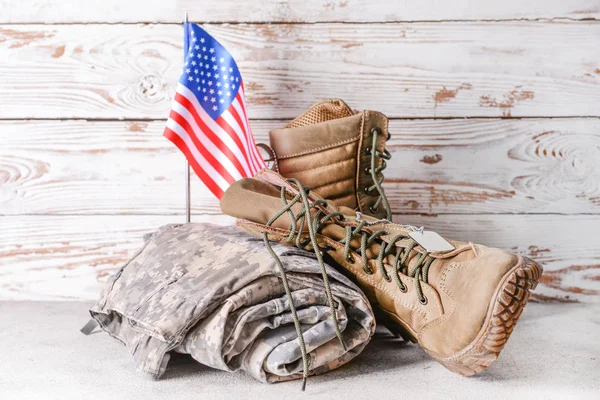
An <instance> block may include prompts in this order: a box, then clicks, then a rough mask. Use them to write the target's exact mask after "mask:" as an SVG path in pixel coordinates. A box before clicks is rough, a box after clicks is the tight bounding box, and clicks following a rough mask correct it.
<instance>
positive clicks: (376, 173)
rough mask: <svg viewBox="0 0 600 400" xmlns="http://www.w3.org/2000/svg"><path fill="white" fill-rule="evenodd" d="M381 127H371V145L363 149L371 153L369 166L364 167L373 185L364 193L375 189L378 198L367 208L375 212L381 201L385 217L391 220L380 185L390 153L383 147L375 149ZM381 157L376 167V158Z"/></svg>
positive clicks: (389, 209)
mask: <svg viewBox="0 0 600 400" xmlns="http://www.w3.org/2000/svg"><path fill="white" fill-rule="evenodd" d="M381 134H382V133H381V129H379V128H373V129H371V135H372V136H373V141H372V147H367V148H366V149H365V151H366V152H367V154H370V155H371V166H370V167H367V168H366V170H365V171H366V172H367V173H368V174H369V175H371V179H372V180H373V185H371V186H369V187H366V188H365V193H367V194H370V193H372V192H373V190H377V193H378V194H379V198H378V199H377V201H376V202H375V204H374V205H372V206H371V207H369V210H370V211H371V212H372V213H375V212H377V210H378V209H379V206H380V205H381V203H383V206H384V208H385V213H386V219H387V220H388V221H391V220H392V208H391V207H390V203H389V201H388V199H387V196H386V195H385V191H384V190H383V187H382V186H381V185H382V183H383V181H384V179H385V178H384V176H383V170H384V169H385V168H386V167H387V163H386V160H389V159H390V158H392V155H391V154H390V152H389V151H388V150H387V149H385V148H384V149H383V152H380V151H378V150H377V137H378V136H379V135H381ZM390 137H391V135H390V134H389V133H388V135H387V137H386V139H385V140H386V142H387V141H388V140H390ZM378 158H381V167H377V159H378Z"/></svg>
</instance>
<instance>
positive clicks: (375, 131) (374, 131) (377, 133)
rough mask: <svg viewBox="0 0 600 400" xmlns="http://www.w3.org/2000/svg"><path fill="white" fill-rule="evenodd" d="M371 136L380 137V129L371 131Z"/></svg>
mask: <svg viewBox="0 0 600 400" xmlns="http://www.w3.org/2000/svg"><path fill="white" fill-rule="evenodd" d="M371 135H381V129H379V128H377V127H375V128H373V129H371Z"/></svg>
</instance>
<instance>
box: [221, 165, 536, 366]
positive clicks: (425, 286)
mask: <svg viewBox="0 0 600 400" xmlns="http://www.w3.org/2000/svg"><path fill="white" fill-rule="evenodd" d="M221 208H222V210H223V212H225V213H226V214H229V215H231V216H234V217H236V218H238V222H237V224H238V225H239V226H240V227H241V228H242V229H244V230H246V231H248V232H249V233H251V234H253V235H255V236H259V237H263V238H264V239H265V240H267V239H268V240H271V241H277V242H281V243H284V244H285V243H287V244H289V245H296V246H298V247H300V248H304V249H305V250H314V249H317V251H316V252H315V254H316V255H317V258H318V259H320V260H321V261H323V258H324V259H325V261H328V262H330V263H331V264H332V265H335V266H337V267H339V268H340V270H342V271H343V272H346V273H347V274H348V275H349V276H350V277H352V278H354V279H355V281H356V282H357V284H358V285H359V286H360V287H361V288H362V289H363V291H364V292H365V294H366V295H367V297H368V298H369V300H370V301H371V304H372V306H373V307H374V309H378V310H379V311H380V312H381V314H382V315H383V317H384V320H385V321H386V322H390V321H391V322H393V324H394V326H395V327H396V328H397V329H398V330H399V331H400V332H402V335H403V336H404V337H405V338H408V339H410V340H411V341H413V342H417V343H418V344H419V345H420V346H421V347H423V349H425V351H426V352H427V353H429V354H430V355H431V356H432V357H433V358H435V359H436V360H437V361H439V362H440V363H442V364H443V365H444V366H445V367H447V368H448V369H450V370H452V371H455V372H458V373H460V374H462V375H473V374H475V373H477V372H480V371H482V370H483V369H485V368H486V367H487V366H488V365H490V364H491V363H492V362H493V361H494V360H496V358H497V357H498V354H499V353H500V350H501V349H502V348H503V347H504V344H505V343H506V341H507V340H508V337H509V336H510V334H511V333H512V331H513V328H514V326H515V323H516V321H517V319H518V318H519V316H520V315H521V312H522V311H523V307H524V306H525V304H526V303H527V300H528V299H529V295H530V293H529V292H530V290H532V289H534V288H535V287H536V285H537V282H538V279H539V277H540V275H541V273H542V268H541V267H540V266H539V265H538V264H536V263H535V262H533V261H531V260H529V259H527V258H525V257H521V256H517V255H514V254H510V253H507V252H505V251H503V250H500V249H495V248H489V247H485V246H482V245H478V244H472V243H464V242H457V241H447V240H445V239H443V238H441V236H439V235H437V234H435V233H434V232H430V231H422V229H419V228H415V227H411V226H406V225H399V224H393V223H390V222H389V221H386V220H377V219H374V218H372V217H368V216H365V215H363V214H361V213H358V212H356V211H354V210H352V209H350V208H347V207H339V208H338V207H336V206H335V205H333V204H332V203H331V202H327V201H324V200H322V199H321V198H320V197H318V196H316V195H314V194H313V193H310V194H308V193H307V189H306V188H303V187H302V186H301V185H300V184H299V182H298V181H295V182H292V181H291V180H286V179H284V178H282V177H281V176H280V175H278V174H277V173H275V172H274V171H270V170H263V171H262V172H260V173H259V174H258V175H257V176H256V177H255V178H250V179H244V180H241V181H238V182H236V183H234V184H233V185H231V187H230V188H229V189H228V190H227V191H226V192H225V195H224V196H223V199H222V200H221ZM436 235H437V236H436ZM380 321H381V320H380Z"/></svg>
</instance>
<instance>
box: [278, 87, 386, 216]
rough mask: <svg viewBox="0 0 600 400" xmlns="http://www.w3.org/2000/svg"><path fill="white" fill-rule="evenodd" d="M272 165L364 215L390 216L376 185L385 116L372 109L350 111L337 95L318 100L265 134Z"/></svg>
mask: <svg viewBox="0 0 600 400" xmlns="http://www.w3.org/2000/svg"><path fill="white" fill-rule="evenodd" d="M269 139H270V142H271V149H272V150H273V152H274V154H273V155H274V158H275V166H274V169H275V170H276V171H278V172H279V173H280V174H281V175H283V176H284V177H286V178H296V179H298V180H299V181H300V182H301V183H302V184H303V185H306V186H308V187H310V188H312V190H313V191H316V192H317V193H319V194H320V195H321V196H323V197H324V198H327V199H330V200H332V201H334V202H335V203H336V204H337V205H342V206H346V207H349V208H352V209H355V210H358V211H360V212H361V213H363V214H367V215H372V216H374V217H377V218H384V217H386V218H387V219H389V220H391V218H392V213H391V210H390V205H389V203H388V200H387V198H386V197H385V193H384V190H383V188H382V187H381V184H382V182H383V179H384V177H383V170H384V169H385V167H386V160H389V159H390V153H389V152H388V151H387V150H386V149H385V142H386V141H387V140H388V139H389V133H388V120H387V117H386V116H385V115H383V114H382V113H379V112H376V111H362V112H354V111H352V109H350V107H348V105H347V104H346V103H344V102H343V101H342V100H339V99H330V100H323V101H321V102H319V103H317V104H315V105H313V106H312V107H311V108H310V109H308V111H306V112H305V113H304V114H302V115H301V116H299V117H298V118H296V119H295V120H293V121H292V122H291V123H290V124H288V125H287V126H286V127H285V128H283V129H276V130H273V131H271V132H270V133H269Z"/></svg>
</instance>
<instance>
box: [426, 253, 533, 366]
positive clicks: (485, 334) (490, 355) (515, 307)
mask: <svg viewBox="0 0 600 400" xmlns="http://www.w3.org/2000/svg"><path fill="white" fill-rule="evenodd" d="M542 271H543V270H542V267H541V266H540V265H539V264H537V263H536V262H534V261H532V260H530V259H529V258H526V257H519V261H518V262H517V265H516V266H515V267H513V268H512V269H511V270H510V271H509V272H508V273H507V274H506V275H505V276H504V278H503V281H502V283H501V284H500V285H498V288H497V289H496V293H495V295H494V297H493V299H492V301H491V302H490V306H489V309H488V313H487V317H486V319H485V321H484V323H483V326H482V328H481V330H480V331H479V333H478V334H477V336H476V337H475V339H474V340H473V342H471V344H470V345H468V346H467V347H465V348H464V349H463V350H461V351H459V352H458V353H456V354H454V355H452V356H450V357H444V358H441V357H438V356H436V355H433V354H431V353H429V354H430V355H431V356H432V357H433V358H434V359H435V360H437V361H438V362H439V363H441V364H442V365H443V366H445V367H446V368H448V369H449V370H451V371H453V372H457V373H459V374H461V375H464V376H471V375H475V374H476V373H478V372H481V371H483V370H484V369H486V368H487V367H488V366H489V365H490V364H491V363H493V362H494V361H496V359H497V358H498V355H499V354H500V351H501V350H502V348H504V345H505V344H506V342H507V341H508V338H509V337H510V335H511V333H512V332H513V329H514V328H515V324H516V323H517V320H518V319H519V317H520V316H521V313H522V312H523V308H524V307H525V304H527V301H528V300H529V296H530V295H531V291H532V290H533V289H535V288H536V286H537V284H538V280H539V279H540V276H541V275H542Z"/></svg>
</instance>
